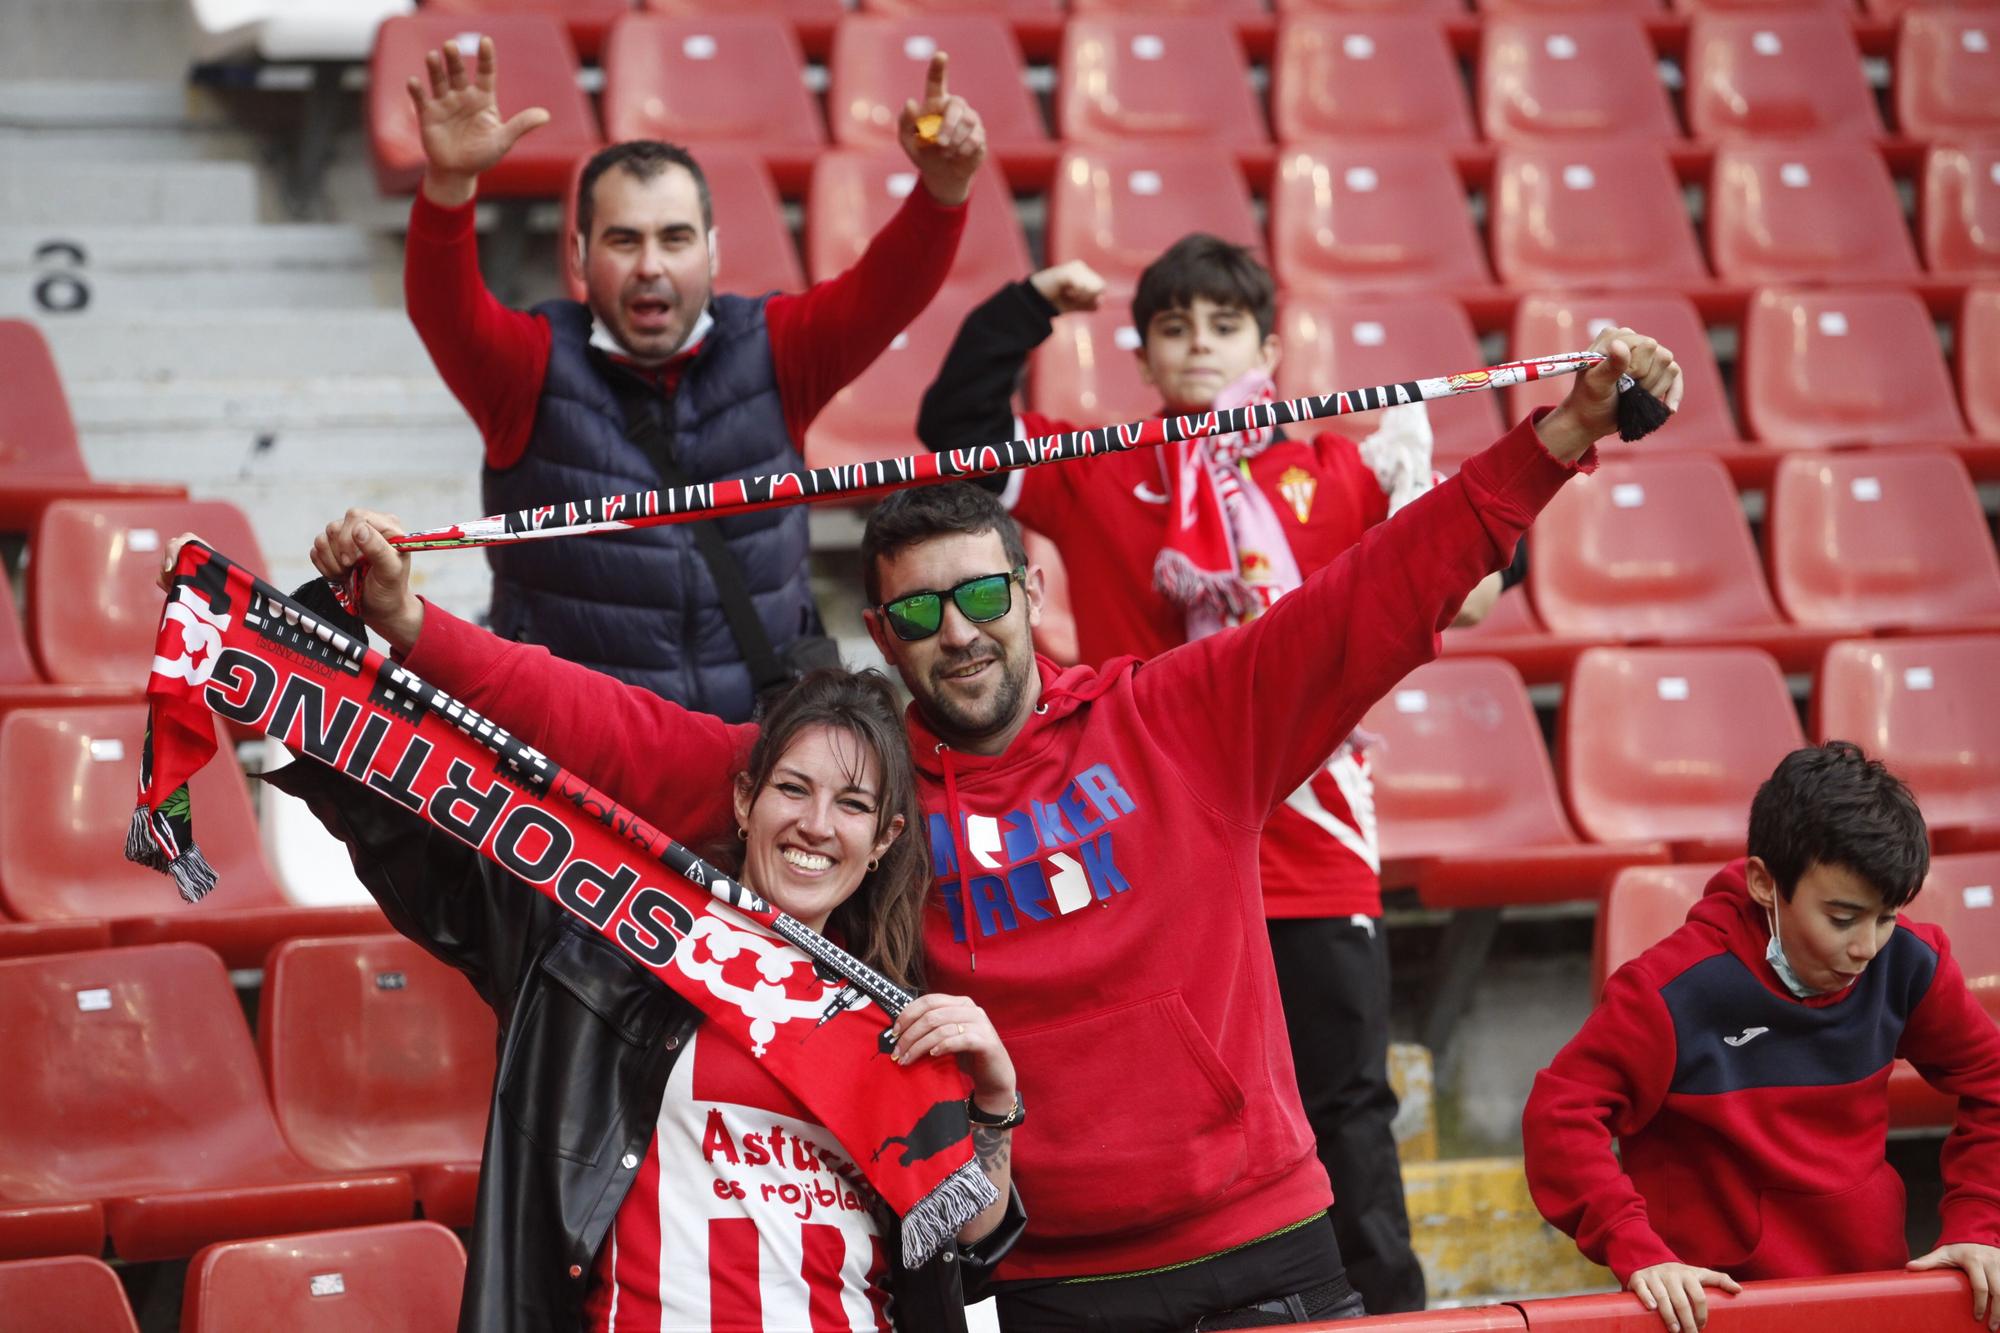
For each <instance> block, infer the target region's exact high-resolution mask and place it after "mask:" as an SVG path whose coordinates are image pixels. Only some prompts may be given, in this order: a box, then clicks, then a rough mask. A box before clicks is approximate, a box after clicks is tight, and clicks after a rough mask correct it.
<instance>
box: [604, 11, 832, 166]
mask: <svg viewBox="0 0 2000 1333" xmlns="http://www.w3.org/2000/svg"><path fill="white" fill-rule="evenodd" d="M805 67H806V56H805V52H804V50H802V49H801V48H800V46H799V39H798V35H797V34H796V33H794V32H793V31H792V27H791V24H789V23H787V22H786V21H785V20H784V19H783V18H780V17H779V16H778V15H776V14H758V13H749V14H710V15H705V16H702V17H699V18H668V17H666V16H664V15H661V14H633V15H630V16H628V17H626V18H623V19H620V20H619V21H618V24H617V26H616V27H614V28H613V29H612V30H611V36H610V37H609V38H608V39H607V40H606V41H605V44H604V130H605V133H606V134H607V135H608V136H609V137H610V138H611V140H612V142H614V143H617V142H619V141H622V140H625V139H668V140H671V141H673V142H674V143H685V144H690V145H692V146H693V147H694V148H695V149H696V150H697V151H699V150H700V149H702V148H706V147H708V146H709V145H711V144H726V145H728V146H730V147H733V148H742V149H747V150H749V151H751V152H754V153H756V154H757V155H758V156H759V157H762V158H763V159H764V162H765V165H767V166H768V167H770V169H771V174H772V176H774V177H775V178H776V179H777V182H778V188H779V189H780V190H783V191H784V192H785V193H787V194H795V193H797V192H799V191H800V190H801V189H802V188H803V187H804V185H805V181H806V177H807V175H808V174H809V173H810V172H811V170H812V164H813V159H814V158H816V157H817V156H818V155H819V154H820V153H821V152H822V151H823V149H824V147H825V144H826V134H825V132H824V131H823V130H822V129H821V128H820V119H819V109H818V108H817V107H816V106H814V105H813V97H812V94H811V93H809V92H807V91H806V85H805Z"/></svg>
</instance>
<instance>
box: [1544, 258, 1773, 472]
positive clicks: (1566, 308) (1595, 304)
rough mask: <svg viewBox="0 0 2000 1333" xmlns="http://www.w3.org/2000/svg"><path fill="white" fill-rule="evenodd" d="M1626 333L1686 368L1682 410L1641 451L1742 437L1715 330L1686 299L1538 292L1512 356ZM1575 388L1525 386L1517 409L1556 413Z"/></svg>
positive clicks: (1563, 383) (1565, 384)
mask: <svg viewBox="0 0 2000 1333" xmlns="http://www.w3.org/2000/svg"><path fill="white" fill-rule="evenodd" d="M1620 327H1623V328H1628V329H1638V330H1641V331H1642V332H1644V333H1646V334H1648V335H1649V336H1651V337H1654V338H1657V339H1659V340H1660V342H1662V343H1663V344H1665V345H1666V346H1667V347H1668V348H1669V349H1671V350H1672V352H1673V354H1674V363H1675V364H1676V365H1678V366H1679V367H1680V368H1681V384H1682V396H1681V406H1680V410H1679V411H1677V412H1675V413H1674V415H1673V416H1672V417H1671V418H1669V419H1668V421H1667V424H1666V425H1664V426H1662V427H1660V429H1659V430H1658V431H1657V432H1655V433H1654V434H1652V435H1649V436H1647V437H1646V440H1645V443H1644V444H1643V445H1641V446H1639V447H1640V448H1641V449H1643V450H1645V451H1648V452H1651V453H1658V452H1660V451H1661V450H1662V449H1674V448H1681V449H1687V448H1701V447H1703V446H1705V445H1714V444H1729V443H1733V442H1734V441H1736V440H1738V439H1740V438H1741V432H1739V431H1738V430H1737V428H1736V418H1735V417H1734V416H1732V415H1731V414H1730V411H1729V395H1728V393H1727V391H1726V390H1725V389H1724V388H1723V382H1722V367H1721V366H1720V365H1718V364H1717V362H1716V359H1715V349H1714V348H1713V347H1712V346H1711V345H1710V344H1709V340H1708V329H1707V328H1706V327H1705V326H1704V325H1703V324H1702V320H1701V314H1700V312H1699V311H1697V310H1696V309H1695V307H1694V302H1692V301H1690V300H1688V299H1687V297H1685V296H1680V295H1677V294H1676V293H1673V292H1615V293H1614V292H1599V293H1595V294H1571V293H1567V292H1536V293H1534V294H1532V295H1530V296H1528V297H1526V298H1524V299H1523V300H1522V302H1521V304H1520V306H1519V307H1518V308H1516V310H1515V312H1514V331H1513V341H1512V343H1511V344H1510V345H1509V348H1508V352H1507V355H1508V356H1509V357H1510V358H1512V359H1513V360H1516V361H1520V360H1525V359H1526V358H1528V357H1534V356H1546V355H1548V354H1549V353H1551V352H1563V351H1575V350H1576V349H1578V348H1582V347H1588V346H1590V343H1591V340H1592V339H1594V338H1596V337H1597V335H1598V333H1599V332H1601V331H1602V330H1604V329H1607V328H1620ZM1569 389H1570V386H1569V381H1568V380H1565V379H1554V380H1538V381H1536V382H1535V383H1533V384H1524V385H1522V386H1521V387H1520V388H1518V389H1515V390H1514V391H1513V405H1512V407H1511V408H1510V409H1509V410H1510V411H1512V412H1513V413H1514V414H1515V415H1516V416H1524V415H1526V414H1527V413H1529V412H1531V411H1533V410H1534V409H1535V408H1537V407H1553V406H1555V405H1556V404H1557V403H1559V402H1561V401H1562V400H1563V396H1564V395H1565V394H1567V393H1568V392H1569ZM1617 444H1618V441H1616V440H1605V441H1602V442H1601V443H1600V444H1599V446H1598V447H1599V448H1605V447H1607V446H1609V447H1613V448H1615V447H1617Z"/></svg>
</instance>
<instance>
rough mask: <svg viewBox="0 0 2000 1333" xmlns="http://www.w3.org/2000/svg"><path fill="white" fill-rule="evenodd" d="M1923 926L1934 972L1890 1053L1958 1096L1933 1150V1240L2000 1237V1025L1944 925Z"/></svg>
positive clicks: (1997, 1240)
mask: <svg viewBox="0 0 2000 1333" xmlns="http://www.w3.org/2000/svg"><path fill="white" fill-rule="evenodd" d="M1924 933H1925V935H1926V936H1927V937H1928V938H1929V939H1930V941H1931V942H1932V943H1934V944H1935V945H1936V946H1937V951H1938V966H1937V974H1936V975H1935V976H1934V977H1933V978H1932V979H1931V985H1930V989H1929V990H1928V991H1926V992H1925V994H1924V998H1923V999H1922V1001H1920V1002H1919V1003H1918V1005H1917V1007H1916V1008H1915V1009H1914V1010H1913V1011H1911V1014H1910V1020H1909V1022H1908V1024H1906V1025H1905V1026H1904V1028H1903V1040H1902V1041H1901V1043H1899V1044H1898V1045H1897V1047H1896V1054H1898V1055H1900V1056H1902V1057H1903V1058H1904V1059H1906V1060H1908V1061H1909V1062H1910V1063H1911V1064H1913V1065H1915V1066H1916V1067H1917V1072H1918V1073H1920V1074H1922V1075H1923V1076H1924V1078H1925V1079H1926V1080H1927V1081H1929V1082H1930V1084H1931V1085H1932V1086H1933V1087H1936V1088H1938V1089H1939V1090H1941V1091H1943V1092H1948V1093H1952V1094H1955V1095H1956V1096H1957V1097H1958V1119H1957V1121H1956V1123H1955V1124H1953V1126H1952V1130H1951V1133H1950V1134H1949V1135H1947V1136H1946V1138H1945V1141H1944V1149H1943V1151H1942V1152H1941V1153H1940V1154H1939V1163H1940V1168H1941V1170H1942V1173H1943V1176H1944V1199H1943V1202H1942V1203H1941V1204H1940V1206H1939V1209H1938V1211H1939V1214H1940V1216H1941V1217H1942V1219H1943V1221H1944V1231H1943V1233H1942V1234H1941V1235H1940V1236H1939V1238H1938V1244H1940V1245H1955V1244H1959V1243H1961V1242H1968V1241H1969V1242H1973V1243H1976V1244H1980V1245H2000V1028H1996V1027H1995V1026H1994V1023H1993V1019H1992V1018H1991V1017H1990V1016H1988V1015H1987V1013H1986V1012H1985V1010H1983V1009H1981V1008H1980V1007H1979V1003H1978V1001H1976V1000H1974V999H1973V998H1972V992H1971V991H1969V990H1967V989H1966V985H1965V974H1964V973H1963V972H1961V971H1960V970H1959V966H1958V960H1957V959H1956V958H1953V957H1952V954H1951V942H1950V941H1949V940H1948V939H1946V938H1945V934H1944V932H1943V931H1941V930H1935V931H1925V932H1924Z"/></svg>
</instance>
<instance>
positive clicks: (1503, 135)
mask: <svg viewBox="0 0 2000 1333" xmlns="http://www.w3.org/2000/svg"><path fill="white" fill-rule="evenodd" d="M1479 120H1480V124H1481V125H1482V126H1484V127H1485V131H1486V137H1487V138H1488V139H1491V140H1494V141H1496V142H1502V143H1508V142H1519V141H1529V142H1533V141H1536V140H1542V139H1570V138H1589V139H1608V138H1617V139H1642V140H1653V141H1669V140H1676V139H1679V138H1680V137H1681V130H1680V124H1679V123H1678V122H1677V121H1675V119H1674V109H1673V104H1672V103H1671V102H1669V101H1668V100H1667V90H1666V87H1665V85H1663V84H1662V83H1661V82H1660V75H1659V64H1658V60H1657V58H1656V57H1655V56H1654V54H1653V44H1652V42H1650V41H1648V40H1647V37H1646V30H1645V28H1643V27H1642V26H1641V25H1640V22H1639V17H1638V15H1636V14H1627V13H1605V12H1602V11H1601V10H1593V11H1590V12H1581V11H1580V12H1573V13H1561V14H1542V13H1537V14H1522V13H1516V14H1510V15H1507V16H1505V17H1500V16H1495V17H1493V18H1490V19H1488V20H1487V21H1486V24H1485V26H1484V28H1483V30H1482V32H1481V34H1480V47H1479Z"/></svg>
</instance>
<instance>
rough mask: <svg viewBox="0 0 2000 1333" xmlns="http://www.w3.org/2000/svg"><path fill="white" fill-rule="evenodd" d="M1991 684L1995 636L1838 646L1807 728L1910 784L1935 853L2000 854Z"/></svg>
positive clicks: (1997, 729) (1999, 758)
mask: <svg viewBox="0 0 2000 1333" xmlns="http://www.w3.org/2000/svg"><path fill="white" fill-rule="evenodd" d="M1995 680H2000V635H1995V634H1978V635H1964V636H1959V637H1953V638H1940V639H1870V640H1859V641H1854V640H1850V641H1849V642H1846V643H1837V644H1835V645H1834V646H1833V647H1832V648H1830V649H1829V650H1828V651H1827V654H1826V662H1825V664H1824V665H1823V666H1822V667H1821V668H1820V674H1819V682H1818V688H1816V689H1815V690H1814V692H1813V710H1814V716H1815V719H1816V721H1815V723H1814V727H1815V730H1816V731H1817V733H1818V734H1819V736H1820V737H1821V738H1822V739H1840V740H1851V741H1854V742H1855V743H1857V744H1859V745H1861V746H1862V747H1863V748H1864V749H1866V750H1867V751H1868V753H1869V754H1870V755H1872V756H1873V757H1875V758H1877V759H1880V760H1882V761H1883V762H1885V763H1887V764H1888V765H1889V767H1890V768H1891V769H1893V770H1895V772H1896V775H1897V776H1898V777H1900V778H1902V779H1903V780H1904V781H1905V782H1907V783H1909V784H1910V790H1911V791H1912V792H1914V793H1916V797H1917V803H1918V804H1919V805H1920V806H1922V807H1923V812H1924V822H1925V823H1926V824H1928V825H1929V826H1930V830H1931V844H1932V845H1933V846H1934V847H1936V848H1937V849H1938V850H1939V851H1945V852H1954V851H1973V850H1985V849H1989V848H1995V847H2000V712H1996V711H1995V709H1994V708H1993V682H1994V681H1995Z"/></svg>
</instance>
